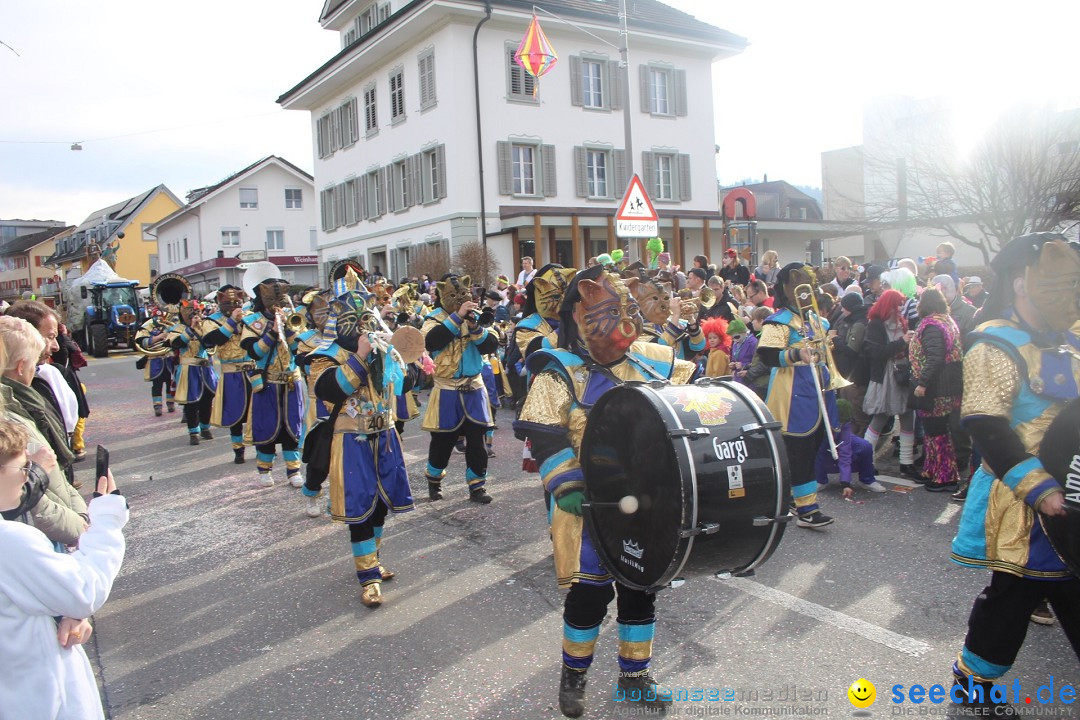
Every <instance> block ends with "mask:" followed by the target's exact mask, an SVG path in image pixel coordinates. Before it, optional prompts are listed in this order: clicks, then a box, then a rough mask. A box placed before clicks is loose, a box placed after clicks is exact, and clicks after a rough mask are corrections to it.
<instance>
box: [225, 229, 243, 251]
mask: <svg viewBox="0 0 1080 720" xmlns="http://www.w3.org/2000/svg"><path fill="white" fill-rule="evenodd" d="M221 245H222V246H223V247H240V231H239V230H222V231H221Z"/></svg>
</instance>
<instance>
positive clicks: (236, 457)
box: [232, 448, 246, 465]
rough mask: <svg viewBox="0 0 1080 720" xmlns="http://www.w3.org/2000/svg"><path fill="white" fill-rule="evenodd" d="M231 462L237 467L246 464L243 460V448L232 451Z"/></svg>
mask: <svg viewBox="0 0 1080 720" xmlns="http://www.w3.org/2000/svg"><path fill="white" fill-rule="evenodd" d="M232 461H233V462H234V463H236V464H237V465H243V464H244V463H245V462H246V461H245V460H244V448H237V449H235V450H233V459H232Z"/></svg>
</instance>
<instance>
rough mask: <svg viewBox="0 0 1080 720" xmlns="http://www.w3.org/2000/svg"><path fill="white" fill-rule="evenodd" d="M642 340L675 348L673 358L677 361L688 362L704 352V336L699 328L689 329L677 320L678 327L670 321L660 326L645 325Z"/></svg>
mask: <svg viewBox="0 0 1080 720" xmlns="http://www.w3.org/2000/svg"><path fill="white" fill-rule="evenodd" d="M642 339H643V340H649V341H651V342H655V343H656V344H658V345H666V346H668V347H672V348H675V357H676V358H677V359H679V360H689V359H690V358H692V357H694V356H695V355H697V354H698V353H701V352H704V350H705V334H704V333H702V332H701V326H699V325H695V326H694V327H693V328H691V327H690V326H689V323H687V322H686V321H685V320H679V324H678V325H676V324H675V323H673V322H671V321H670V320H669V321H668V322H666V323H664V324H662V325H661V324H657V323H645V330H644V332H643V333H642Z"/></svg>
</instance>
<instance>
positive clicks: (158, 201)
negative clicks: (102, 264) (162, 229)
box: [46, 185, 183, 285]
mask: <svg viewBox="0 0 1080 720" xmlns="http://www.w3.org/2000/svg"><path fill="white" fill-rule="evenodd" d="M182 204H183V203H181V202H180V199H179V198H177V197H176V196H175V195H173V194H172V192H171V191H170V190H169V188H167V187H165V186H164V185H158V186H157V187H154V188H151V189H150V190H147V191H146V192H144V193H142V194H140V195H136V196H135V197H132V198H128V199H127V200H122V201H120V202H118V203H116V204H115V205H110V206H109V207H106V208H102V209H100V210H97V211H95V212H92V213H90V215H89V216H87V218H86V220H84V221H83V222H82V224H81V225H79V226H78V227H77V228H75V232H74V233H72V234H71V235H70V236H69V237H66V238H64V239H62V240H60V241H59V242H57V245H56V252H54V253H53V254H52V255H51V256H50V257H49V258H48V259H47V260H46V262H47V263H48V265H49V266H50V267H52V268H54V269H56V270H57V274H58V275H59V276H60V277H61V278H62V279H68V278H69V277H78V276H79V275H81V274H82V273H84V272H86V270H87V268H88V267H89V264H90V263H91V262H93V260H92V258H91V256H90V255H89V254H88V250H91V251H92V250H93V246H97V247H98V248H105V247H106V246H108V245H110V244H112V243H115V242H116V241H119V250H118V252H117V262H116V273H117V275H119V276H120V277H122V278H126V279H128V280H137V281H138V282H139V283H140V284H142V285H149V284H150V281H151V280H152V279H153V277H154V275H156V274H157V262H158V257H157V238H155V237H154V236H153V235H151V234H148V233H147V232H146V230H147V228H149V227H150V226H151V225H153V224H154V223H156V222H157V221H158V220H160V219H161V218H163V217H165V216H166V215H169V214H170V213H173V212H175V211H176V210H177V208H179V207H180V206H181V205H182ZM120 233H123V234H124V237H123V238H119V234H120Z"/></svg>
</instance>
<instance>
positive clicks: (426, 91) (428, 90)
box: [417, 50, 436, 110]
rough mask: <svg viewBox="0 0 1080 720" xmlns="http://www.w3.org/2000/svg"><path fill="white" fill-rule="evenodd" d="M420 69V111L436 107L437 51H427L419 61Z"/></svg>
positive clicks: (421, 54) (421, 55)
mask: <svg viewBox="0 0 1080 720" xmlns="http://www.w3.org/2000/svg"><path fill="white" fill-rule="evenodd" d="M417 64H418V65H419V69H420V83H419V85H420V109H421V110H427V109H428V108H429V107H432V106H434V105H435V102H436V97H435V51H434V50H425V51H424V52H422V53H420V57H419V58H418V59H417Z"/></svg>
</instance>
